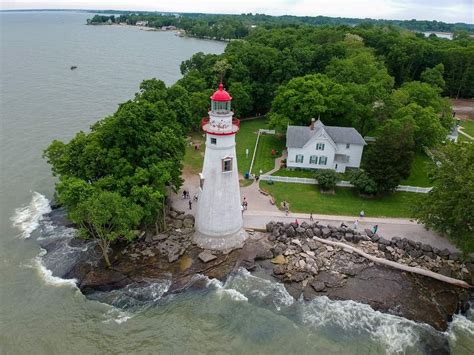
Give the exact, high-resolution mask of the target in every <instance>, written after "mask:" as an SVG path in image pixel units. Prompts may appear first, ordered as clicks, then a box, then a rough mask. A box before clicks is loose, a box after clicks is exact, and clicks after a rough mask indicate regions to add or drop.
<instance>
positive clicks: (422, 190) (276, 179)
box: [260, 175, 432, 194]
mask: <svg viewBox="0 0 474 355" xmlns="http://www.w3.org/2000/svg"><path fill="white" fill-rule="evenodd" d="M260 180H263V181H274V182H288V183H293V184H309V185H317V183H318V181H317V180H316V179H309V178H299V177H289V176H273V175H261V176H260ZM336 186H338V187H354V185H352V184H351V183H350V182H349V181H344V180H342V181H339V182H338V183H337V184H336ZM431 189H432V188H431V187H418V186H405V185H399V186H398V187H397V188H396V190H397V191H405V192H416V193H422V194H426V193H428V192H430V191H431Z"/></svg>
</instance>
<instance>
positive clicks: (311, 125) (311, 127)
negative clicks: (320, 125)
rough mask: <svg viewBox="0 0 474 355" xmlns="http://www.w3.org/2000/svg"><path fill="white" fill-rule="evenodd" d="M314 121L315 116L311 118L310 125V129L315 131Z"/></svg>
mask: <svg viewBox="0 0 474 355" xmlns="http://www.w3.org/2000/svg"><path fill="white" fill-rule="evenodd" d="M314 122H315V119H314V117H313V118H312V119H311V124H310V125H309V129H310V130H312V131H314Z"/></svg>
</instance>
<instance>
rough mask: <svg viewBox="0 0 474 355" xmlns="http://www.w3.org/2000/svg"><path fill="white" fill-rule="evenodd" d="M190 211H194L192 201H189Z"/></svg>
mask: <svg viewBox="0 0 474 355" xmlns="http://www.w3.org/2000/svg"><path fill="white" fill-rule="evenodd" d="M189 209H190V210H192V209H193V203H192V202H191V200H189Z"/></svg>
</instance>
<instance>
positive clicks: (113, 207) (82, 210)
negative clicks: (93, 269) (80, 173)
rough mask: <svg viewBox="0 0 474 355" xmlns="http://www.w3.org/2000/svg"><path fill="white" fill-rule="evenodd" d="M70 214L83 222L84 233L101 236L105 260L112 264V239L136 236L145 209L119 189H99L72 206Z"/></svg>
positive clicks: (89, 235)
mask: <svg viewBox="0 0 474 355" xmlns="http://www.w3.org/2000/svg"><path fill="white" fill-rule="evenodd" d="M69 217H70V218H71V220H72V221H73V222H74V223H76V224H78V225H79V227H80V233H81V234H82V235H83V236H85V237H87V238H92V239H95V240H97V242H98V244H99V247H100V249H101V251H102V255H103V257H104V260H105V264H106V265H107V267H110V266H111V263H110V259H109V254H108V250H109V246H110V243H111V242H113V241H115V240H117V239H118V238H125V239H127V240H131V239H132V238H133V237H135V234H134V233H133V232H132V230H133V229H134V228H135V227H136V226H137V225H138V223H139V222H140V219H141V209H140V207H139V206H138V205H136V204H133V203H130V201H129V200H128V199H126V198H124V197H122V196H120V194H118V193H116V192H110V191H101V190H98V191H96V192H94V193H93V194H92V195H91V196H90V197H89V198H87V199H85V200H83V201H80V202H79V203H78V204H77V205H76V206H75V207H74V208H72V209H71V210H70V211H69Z"/></svg>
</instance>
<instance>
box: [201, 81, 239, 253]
mask: <svg viewBox="0 0 474 355" xmlns="http://www.w3.org/2000/svg"><path fill="white" fill-rule="evenodd" d="M231 101H232V97H231V96H230V95H229V93H228V92H227V91H226V90H224V86H223V85H222V83H221V84H220V85H219V90H217V91H216V92H215V93H214V94H213V95H212V96H211V111H209V118H205V119H203V121H202V128H203V130H204V132H206V152H205V155H204V165H203V169H202V173H201V176H200V177H201V183H200V192H199V199H198V203H197V211H196V223H195V228H196V233H195V235H194V240H195V242H196V243H197V244H198V245H199V246H200V247H202V248H207V249H215V250H228V249H232V248H235V247H238V246H241V245H242V243H243V242H244V241H245V239H246V238H247V234H246V233H245V231H244V230H243V220H242V207H241V202H240V186H239V172H238V169H237V155H236V154H235V135H236V134H237V132H238V131H239V126H240V121H239V120H238V119H236V118H233V117H232V116H233V115H234V113H233V112H232V111H231V107H230V103H231Z"/></svg>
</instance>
